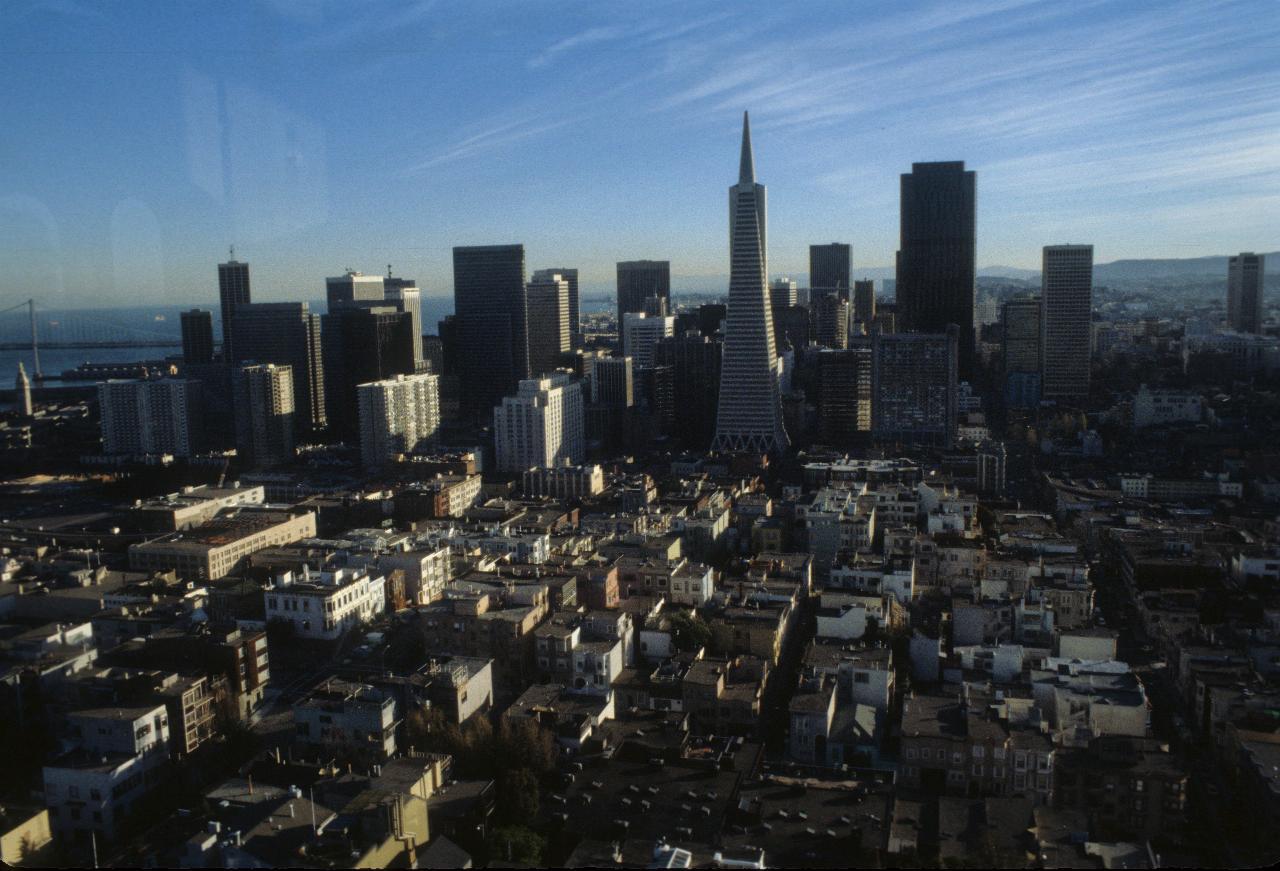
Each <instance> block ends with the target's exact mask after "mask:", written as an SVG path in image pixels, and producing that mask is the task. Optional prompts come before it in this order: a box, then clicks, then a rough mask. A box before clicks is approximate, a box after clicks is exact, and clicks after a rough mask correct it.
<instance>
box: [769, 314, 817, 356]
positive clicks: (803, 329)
mask: <svg viewBox="0 0 1280 871" xmlns="http://www.w3.org/2000/svg"><path fill="white" fill-rule="evenodd" d="M773 336H774V341H775V342H776V344H777V352H778V356H782V354H783V353H784V352H785V351H786V350H787V349H790V350H792V351H799V350H801V349H803V348H807V347H809V344H810V342H811V341H812V339H813V324H812V323H811V316H810V313H809V307H808V306H804V305H790V306H787V307H786V308H778V307H777V306H774V309H773Z"/></svg>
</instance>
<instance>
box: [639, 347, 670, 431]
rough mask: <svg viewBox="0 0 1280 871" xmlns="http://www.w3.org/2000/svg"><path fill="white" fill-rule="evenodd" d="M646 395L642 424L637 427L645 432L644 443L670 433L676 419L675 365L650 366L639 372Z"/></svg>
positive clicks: (643, 391)
mask: <svg viewBox="0 0 1280 871" xmlns="http://www.w3.org/2000/svg"><path fill="white" fill-rule="evenodd" d="M638 380H639V381H640V382H641V387H642V393H643V395H644V407H645V414H644V415H643V416H642V417H641V419H640V423H641V424H642V426H640V427H636V428H635V429H636V432H637V434H643V435H644V436H645V437H646V438H644V439H643V440H642V441H641V442H640V443H641V444H643V443H644V442H647V441H649V440H651V439H653V438H655V437H658V436H664V435H669V434H670V433H671V431H672V430H673V429H674V428H675V420H676V370H675V367H674V366H659V365H654V366H650V367H649V368H648V369H641V370H640V372H639V373H638Z"/></svg>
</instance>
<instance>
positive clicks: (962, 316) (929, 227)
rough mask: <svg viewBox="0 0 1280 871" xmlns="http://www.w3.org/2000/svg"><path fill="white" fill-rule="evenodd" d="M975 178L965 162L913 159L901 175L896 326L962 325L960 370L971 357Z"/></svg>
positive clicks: (928, 329) (939, 329) (933, 328)
mask: <svg viewBox="0 0 1280 871" xmlns="http://www.w3.org/2000/svg"><path fill="white" fill-rule="evenodd" d="M976 177H977V174H976V173H974V172H973V171H972V170H969V171H966V170H965V168H964V161H953V162H947V163H913V164H912V165H911V172H909V173H904V174H903V176H902V216H901V243H900V248H899V251H898V270H897V273H898V274H897V309H898V329H900V330H907V331H912V332H917V333H943V332H946V328H947V325H948V324H955V325H956V326H958V327H959V328H960V370H961V372H962V373H963V372H966V371H968V369H969V367H970V365H971V363H972V360H973V346H974V319H973V303H974V293H975V289H976V266H975V258H976V235H975V233H976V230H975V228H976V195H975V188H976Z"/></svg>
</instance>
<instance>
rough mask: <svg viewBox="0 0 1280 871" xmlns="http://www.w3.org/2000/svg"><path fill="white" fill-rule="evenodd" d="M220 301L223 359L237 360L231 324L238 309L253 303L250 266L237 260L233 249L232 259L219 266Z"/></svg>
mask: <svg viewBox="0 0 1280 871" xmlns="http://www.w3.org/2000/svg"><path fill="white" fill-rule="evenodd" d="M218 300H219V302H220V303H221V305H222V359H223V361H224V362H225V361H234V360H235V359H236V357H235V355H234V353H232V348H231V322H232V320H233V319H234V318H235V314H236V308H237V307H238V306H242V305H247V304H248V303H250V302H252V299H251V298H250V295H249V264H248V263H241V262H240V261H239V260H236V249H235V248H232V249H231V259H230V260H228V261H227V262H226V263H219V264H218Z"/></svg>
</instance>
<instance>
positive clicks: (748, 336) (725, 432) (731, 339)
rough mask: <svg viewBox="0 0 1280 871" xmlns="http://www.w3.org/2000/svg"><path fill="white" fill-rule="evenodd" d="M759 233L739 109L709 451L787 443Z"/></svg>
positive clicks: (759, 207) (760, 216)
mask: <svg viewBox="0 0 1280 871" xmlns="http://www.w3.org/2000/svg"><path fill="white" fill-rule="evenodd" d="M765 233H766V221H765V190H764V185H762V184H756V170H755V157H754V155H753V154H752V152H751V123H750V120H749V119H748V117H747V113H746V112H743V113H742V156H741V159H740V162H739V164H738V183H737V184H736V185H734V186H733V187H731V188H729V257H730V259H729V310H728V314H727V315H726V317H725V336H724V358H723V364H722V366H721V369H720V407H719V409H718V411H717V414H716V435H715V439H714V440H713V441H712V443H711V449H712V450H713V451H725V452H736V451H747V452H751V453H771V454H776V453H780V452H781V451H783V450H785V449H786V447H787V445H788V443H789V442H788V439H787V431H786V428H785V427H784V426H783V423H782V397H781V395H780V394H779V392H778V377H777V373H776V371H775V369H774V366H775V356H774V344H773V317H772V314H771V312H770V309H769V290H768V287H767V286H766V284H765V276H766V271H765Z"/></svg>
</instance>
